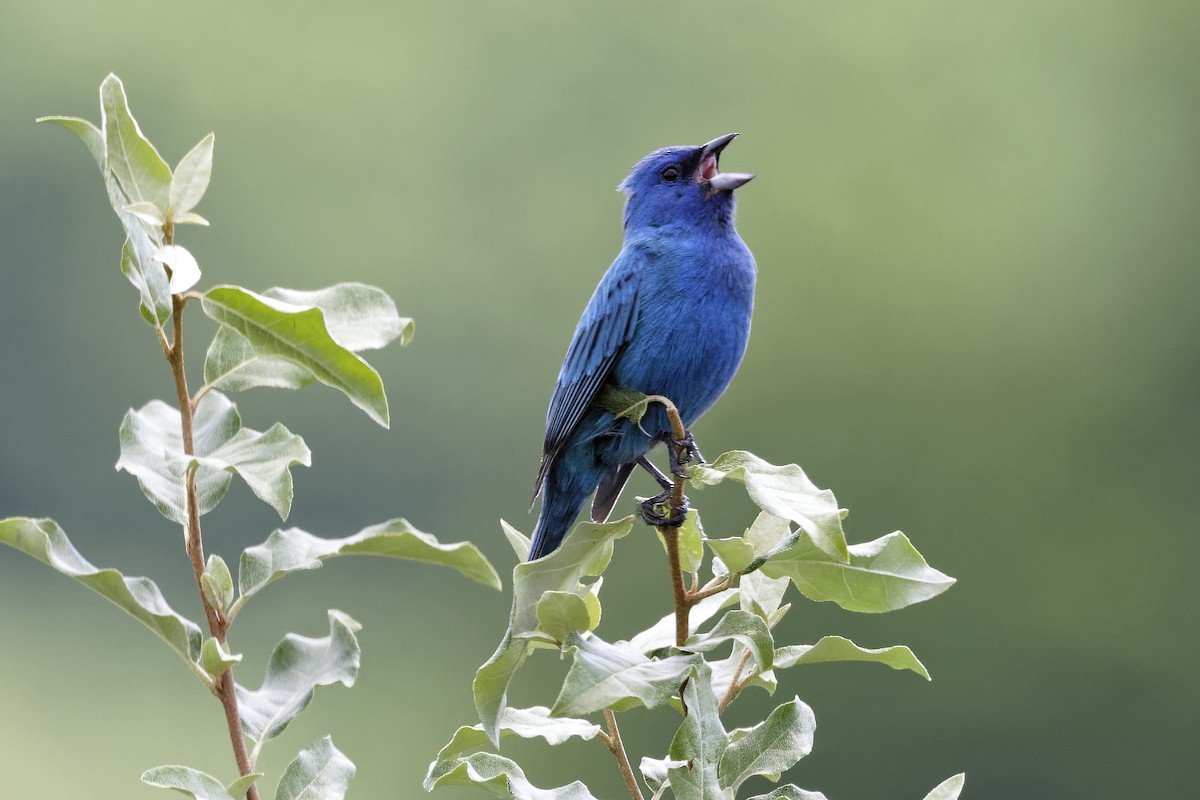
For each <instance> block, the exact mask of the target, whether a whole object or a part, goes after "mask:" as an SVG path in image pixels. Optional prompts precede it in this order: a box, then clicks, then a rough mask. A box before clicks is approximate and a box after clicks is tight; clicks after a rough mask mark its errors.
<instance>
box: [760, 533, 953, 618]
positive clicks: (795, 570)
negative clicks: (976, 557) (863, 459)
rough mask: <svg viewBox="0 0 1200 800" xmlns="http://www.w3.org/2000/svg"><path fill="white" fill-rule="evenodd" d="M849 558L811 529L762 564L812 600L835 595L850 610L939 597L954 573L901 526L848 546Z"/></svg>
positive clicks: (888, 607)
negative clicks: (820, 543)
mask: <svg viewBox="0 0 1200 800" xmlns="http://www.w3.org/2000/svg"><path fill="white" fill-rule="evenodd" d="M848 556H849V560H848V561H847V562H846V563H842V562H840V561H836V560H832V559H831V558H830V557H829V556H828V555H827V554H826V553H825V552H824V551H822V550H821V549H820V548H818V547H817V546H816V545H815V544H814V543H813V542H812V539H811V538H810V537H809V536H808V535H807V533H806V532H803V531H802V532H801V533H800V536H799V537H797V539H796V540H795V541H794V542H793V543H792V544H791V545H789V546H788V547H786V548H785V549H783V550H782V551H780V552H778V553H776V554H774V555H772V556H771V558H770V559H769V560H768V561H767V562H766V563H765V564H763V566H762V571H763V573H764V574H766V575H768V576H770V577H772V578H782V577H786V578H790V579H791V581H792V583H794V584H795V585H796V588H797V589H799V590H800V592H801V594H803V595H804V596H805V597H807V598H809V599H810V600H818V601H823V600H830V601H832V602H834V603H837V604H838V605H839V606H841V607H842V608H844V609H846V610H848V611H862V612H882V611H894V610H896V609H899V608H904V607H905V606H909V605H912V604H913V603H919V602H921V601H922V600H928V599H929V598H931V597H935V596H937V595H939V594H941V593H942V592H944V591H946V590H947V589H949V588H950V587H951V586H953V585H954V579H953V578H951V577H950V576H948V575H946V574H944V573H941V572H939V571H937V570H936V569H934V568H933V567H930V566H929V565H928V564H926V563H925V559H924V558H922V557H921V554H920V553H918V552H917V550H916V548H914V547H913V546H912V543H911V542H909V540H908V537H906V536H905V535H904V534H903V533H900V532H899V531H897V532H895V533H889V534H887V535H886V536H883V537H880V538H879V539H876V540H874V541H871V542H864V543H863V544H856V545H853V546H851V547H850V548H849V551H848Z"/></svg>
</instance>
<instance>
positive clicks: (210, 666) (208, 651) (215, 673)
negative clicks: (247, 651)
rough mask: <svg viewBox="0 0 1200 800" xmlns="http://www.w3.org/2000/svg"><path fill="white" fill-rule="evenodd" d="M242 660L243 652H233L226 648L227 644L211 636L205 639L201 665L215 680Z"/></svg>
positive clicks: (201, 653) (201, 652)
mask: <svg viewBox="0 0 1200 800" xmlns="http://www.w3.org/2000/svg"><path fill="white" fill-rule="evenodd" d="M241 660H242V655H241V653H233V654H231V653H230V652H229V651H228V650H226V649H225V645H223V644H221V643H220V642H218V641H217V640H216V639H215V638H213V637H211V636H210V637H208V638H207V639H205V640H204V646H203V647H201V648H200V666H201V667H203V668H204V671H205V672H207V673H208V674H209V675H211V676H212V677H213V679H214V680H215V679H216V678H219V677H221V675H222V674H223V673H224V672H225V671H226V670H228V669H229V668H230V667H232V666H233V665H234V664H237V663H239V662H240V661H241Z"/></svg>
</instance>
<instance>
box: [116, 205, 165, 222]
mask: <svg viewBox="0 0 1200 800" xmlns="http://www.w3.org/2000/svg"><path fill="white" fill-rule="evenodd" d="M121 210H122V211H128V212H129V213H130V214H133V215H134V216H135V217H137V218H138V219H140V220H141V221H142V222H144V223H146V224H147V225H151V226H153V227H155V228H161V227H162V226H163V223H164V222H165V221H166V220H164V219H163V215H162V211H160V210H159V208H158V206H156V205H154V203H130V204H129V205H127V206H125V208H123V209H121Z"/></svg>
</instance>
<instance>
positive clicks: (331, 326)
mask: <svg viewBox="0 0 1200 800" xmlns="http://www.w3.org/2000/svg"><path fill="white" fill-rule="evenodd" d="M263 297H269V298H271V299H273V300H280V301H282V302H284V303H288V304H289V305H293V306H299V307H302V308H319V309H321V313H322V314H324V315H325V327H326V328H327V329H328V330H329V335H330V336H332V337H333V339H334V341H336V342H337V343H338V344H340V345H341V346H342V347H344V348H346V349H347V350H352V351H354V352H355V353H357V352H359V351H362V350H375V349H378V348H380V347H386V346H387V345H389V344H391V343H392V342H393V341H395V340H396V339H397V338H399V339H400V346H401V347H403V346H404V345H407V344H408V343H409V342H410V341H412V336H413V330H414V326H413V321H412V319H410V318H408V317H402V316H400V314H399V312H397V311H396V303H395V302H394V301H393V300H392V298H391V297H389V296H388V294H387V292H385V291H383V290H382V289H377V288H375V287H374V286H367V285H366V284H364V283H339V284H337V285H335V286H330V287H328V288H326V289H318V290H316V291H314V292H304V291H298V290H296V289H283V288H280V287H275V288H273V289H267V290H266V291H265V292H263Z"/></svg>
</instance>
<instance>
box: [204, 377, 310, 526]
mask: <svg viewBox="0 0 1200 800" xmlns="http://www.w3.org/2000/svg"><path fill="white" fill-rule="evenodd" d="M214 394H216V395H217V396H219V397H220V396H223V395H220V393H217V392H210V393H209V394H208V395H205V399H207V398H208V397H211V396H212V395H214ZM192 461H194V462H196V463H198V464H203V465H205V466H208V467H211V468H213V469H223V470H227V471H229V472H232V473H234V474H236V475H239V476H241V478H242V480H243V481H245V482H246V485H247V486H249V487H250V490H251V491H252V492H254V494H255V496H256V497H258V499H260V500H262V501H263V502H264V503H266V504H267V505H269V506H271V508H273V509H275V511H276V513H278V514H279V516H280V518H281V519H287V516H288V514H289V513H290V512H291V510H292V473H291V472H290V469H291V468H292V467H294V466H297V465H301V466H305V467H307V466H310V465H311V464H312V453H311V452H310V451H309V449H308V445H306V444H305V443H304V440H303V439H301V438H300V437H299V436H297V435H296V434H294V433H292V432H291V431H289V430H288V429H287V428H285V427H283V425H281V424H279V423H278V422H276V423H275V424H274V425H272V426H271V428H270V430H268V431H266V432H265V433H259V432H258V431H252V430H250V429H249V428H241V429H240V430H238V431H237V432H236V433H235V434H234V435H233V436H231V437H230V438H229V439H227V440H226V441H224V442H222V443H221V445H220V446H218V447H217V448H216V449H215V450H213V451H211V452H209V453H208V454H207V455H203V456H201V455H197V456H196V457H195V458H194V459H192Z"/></svg>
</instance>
